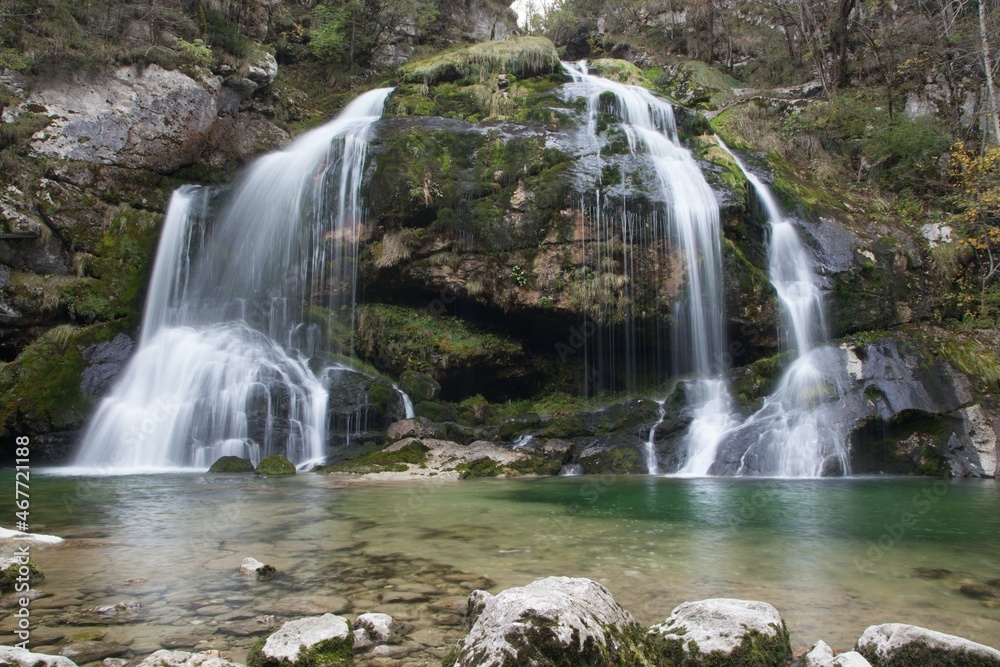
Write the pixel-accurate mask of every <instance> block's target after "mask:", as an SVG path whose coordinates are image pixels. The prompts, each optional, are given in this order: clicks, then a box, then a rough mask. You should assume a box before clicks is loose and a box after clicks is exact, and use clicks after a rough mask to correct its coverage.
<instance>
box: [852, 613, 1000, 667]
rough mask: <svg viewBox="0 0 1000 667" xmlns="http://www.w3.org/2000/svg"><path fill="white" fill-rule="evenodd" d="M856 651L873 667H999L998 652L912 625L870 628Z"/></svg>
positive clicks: (901, 624) (891, 624) (999, 656)
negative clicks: (933, 666)
mask: <svg viewBox="0 0 1000 667" xmlns="http://www.w3.org/2000/svg"><path fill="white" fill-rule="evenodd" d="M857 650H858V652H859V653H861V654H862V655H863V656H864V657H865V658H867V659H868V662H870V663H871V664H872V665H874V667H912V666H914V665H940V666H941V667H1000V651H998V650H996V649H994V648H990V647H989V646H985V645H983V644H977V643H976V642H974V641H970V640H968V639H963V638H961V637H955V636H954V635H946V634H944V633H943V632H935V631H934V630H928V629H926V628H921V627H918V626H916V625H905V624H903V623H886V624H884V625H872V626H869V627H868V629H867V630H865V632H864V634H862V635H861V639H859V640H858V647H857Z"/></svg>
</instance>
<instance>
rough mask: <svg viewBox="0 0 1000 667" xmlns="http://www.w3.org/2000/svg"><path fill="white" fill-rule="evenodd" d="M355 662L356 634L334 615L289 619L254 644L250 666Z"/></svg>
mask: <svg viewBox="0 0 1000 667" xmlns="http://www.w3.org/2000/svg"><path fill="white" fill-rule="evenodd" d="M353 664H354V636H353V635H352V634H351V628H350V624H349V623H348V622H347V620H346V619H344V618H341V617H340V616H334V615H333V614H323V615H322V616H312V617H309V618H300V619H298V620H294V621H288V622H287V623H285V624H284V625H282V626H281V628H280V629H279V630H278V631H277V632H275V633H274V634H272V635H271V636H269V637H267V638H266V639H262V640H260V641H258V642H257V643H256V644H254V645H253V646H252V647H251V648H250V651H249V652H248V653H247V667H325V666H327V665H329V666H331V667H348V666H350V665H353Z"/></svg>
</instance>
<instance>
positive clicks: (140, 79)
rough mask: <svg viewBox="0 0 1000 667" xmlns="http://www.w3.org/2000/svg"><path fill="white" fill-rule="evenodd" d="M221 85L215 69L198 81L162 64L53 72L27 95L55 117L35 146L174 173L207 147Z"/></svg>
mask: <svg viewBox="0 0 1000 667" xmlns="http://www.w3.org/2000/svg"><path fill="white" fill-rule="evenodd" d="M220 88H221V82H220V80H219V79H218V78H217V77H208V78H204V79H202V80H200V81H196V80H194V79H192V78H191V77H189V76H187V75H186V74H184V73H182V72H179V71H172V70H165V69H163V68H161V67H159V66H158V65H150V66H149V67H147V68H145V69H144V70H143V72H142V73H141V74H140V73H138V72H137V71H136V69H135V68H134V67H120V68H118V69H116V70H114V71H113V72H110V73H108V74H105V75H102V76H100V77H97V78H95V79H88V78H84V76H83V75H77V76H75V77H71V78H69V79H66V80H56V81H54V82H53V83H51V84H50V85H49V86H48V87H43V88H40V89H38V90H36V91H34V92H32V93H31V95H30V96H29V99H28V103H29V104H34V105H38V106H41V107H44V108H45V111H44V112H42V113H45V114H46V115H48V116H50V117H51V118H52V124H51V125H49V127H47V128H46V129H44V130H42V131H41V132H39V133H38V134H36V135H35V136H34V138H33V141H32V144H31V146H32V149H33V150H34V151H35V152H37V153H39V154H41V155H44V156H47V157H53V158H60V159H73V160H82V161H84V162H96V163H101V164H113V165H117V166H121V167H126V168H130V169H149V170H151V171H156V172H160V173H170V172H172V171H175V170H177V169H178V168H179V167H181V166H184V165H185V164H190V163H192V162H194V161H195V160H197V159H198V157H199V156H200V155H201V153H202V151H203V150H204V148H205V140H206V138H207V137H208V134H209V132H210V131H211V129H212V125H213V124H214V122H215V118H216V116H217V111H218V94H219V89H220Z"/></svg>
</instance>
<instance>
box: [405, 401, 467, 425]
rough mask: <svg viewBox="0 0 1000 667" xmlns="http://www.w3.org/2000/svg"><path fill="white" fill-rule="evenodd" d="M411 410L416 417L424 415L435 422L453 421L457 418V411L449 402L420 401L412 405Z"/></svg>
mask: <svg viewBox="0 0 1000 667" xmlns="http://www.w3.org/2000/svg"><path fill="white" fill-rule="evenodd" d="M413 411H414V413H416V415H417V416H418V417H425V418H426V419H430V420H431V421H435V422H453V421H456V420H457V419H458V412H457V411H456V410H455V406H453V405H451V404H450V403H439V402H437V401H420V402H419V403H417V404H416V405H414V406H413Z"/></svg>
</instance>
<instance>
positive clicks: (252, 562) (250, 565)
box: [240, 557, 276, 579]
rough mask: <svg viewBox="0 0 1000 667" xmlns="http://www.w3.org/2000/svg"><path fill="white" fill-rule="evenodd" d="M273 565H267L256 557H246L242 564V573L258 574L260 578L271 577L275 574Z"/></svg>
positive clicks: (248, 574)
mask: <svg viewBox="0 0 1000 667" xmlns="http://www.w3.org/2000/svg"><path fill="white" fill-rule="evenodd" d="M275 572H276V570H275V569H274V566H273V565H265V564H264V563H261V562H260V561H259V560H257V559H256V558H250V557H247V558H244V559H243V562H242V563H241V564H240V574H242V575H243V576H245V577H252V576H256V577H257V578H258V579H270V578H271V577H273V576H274V575H275Z"/></svg>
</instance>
